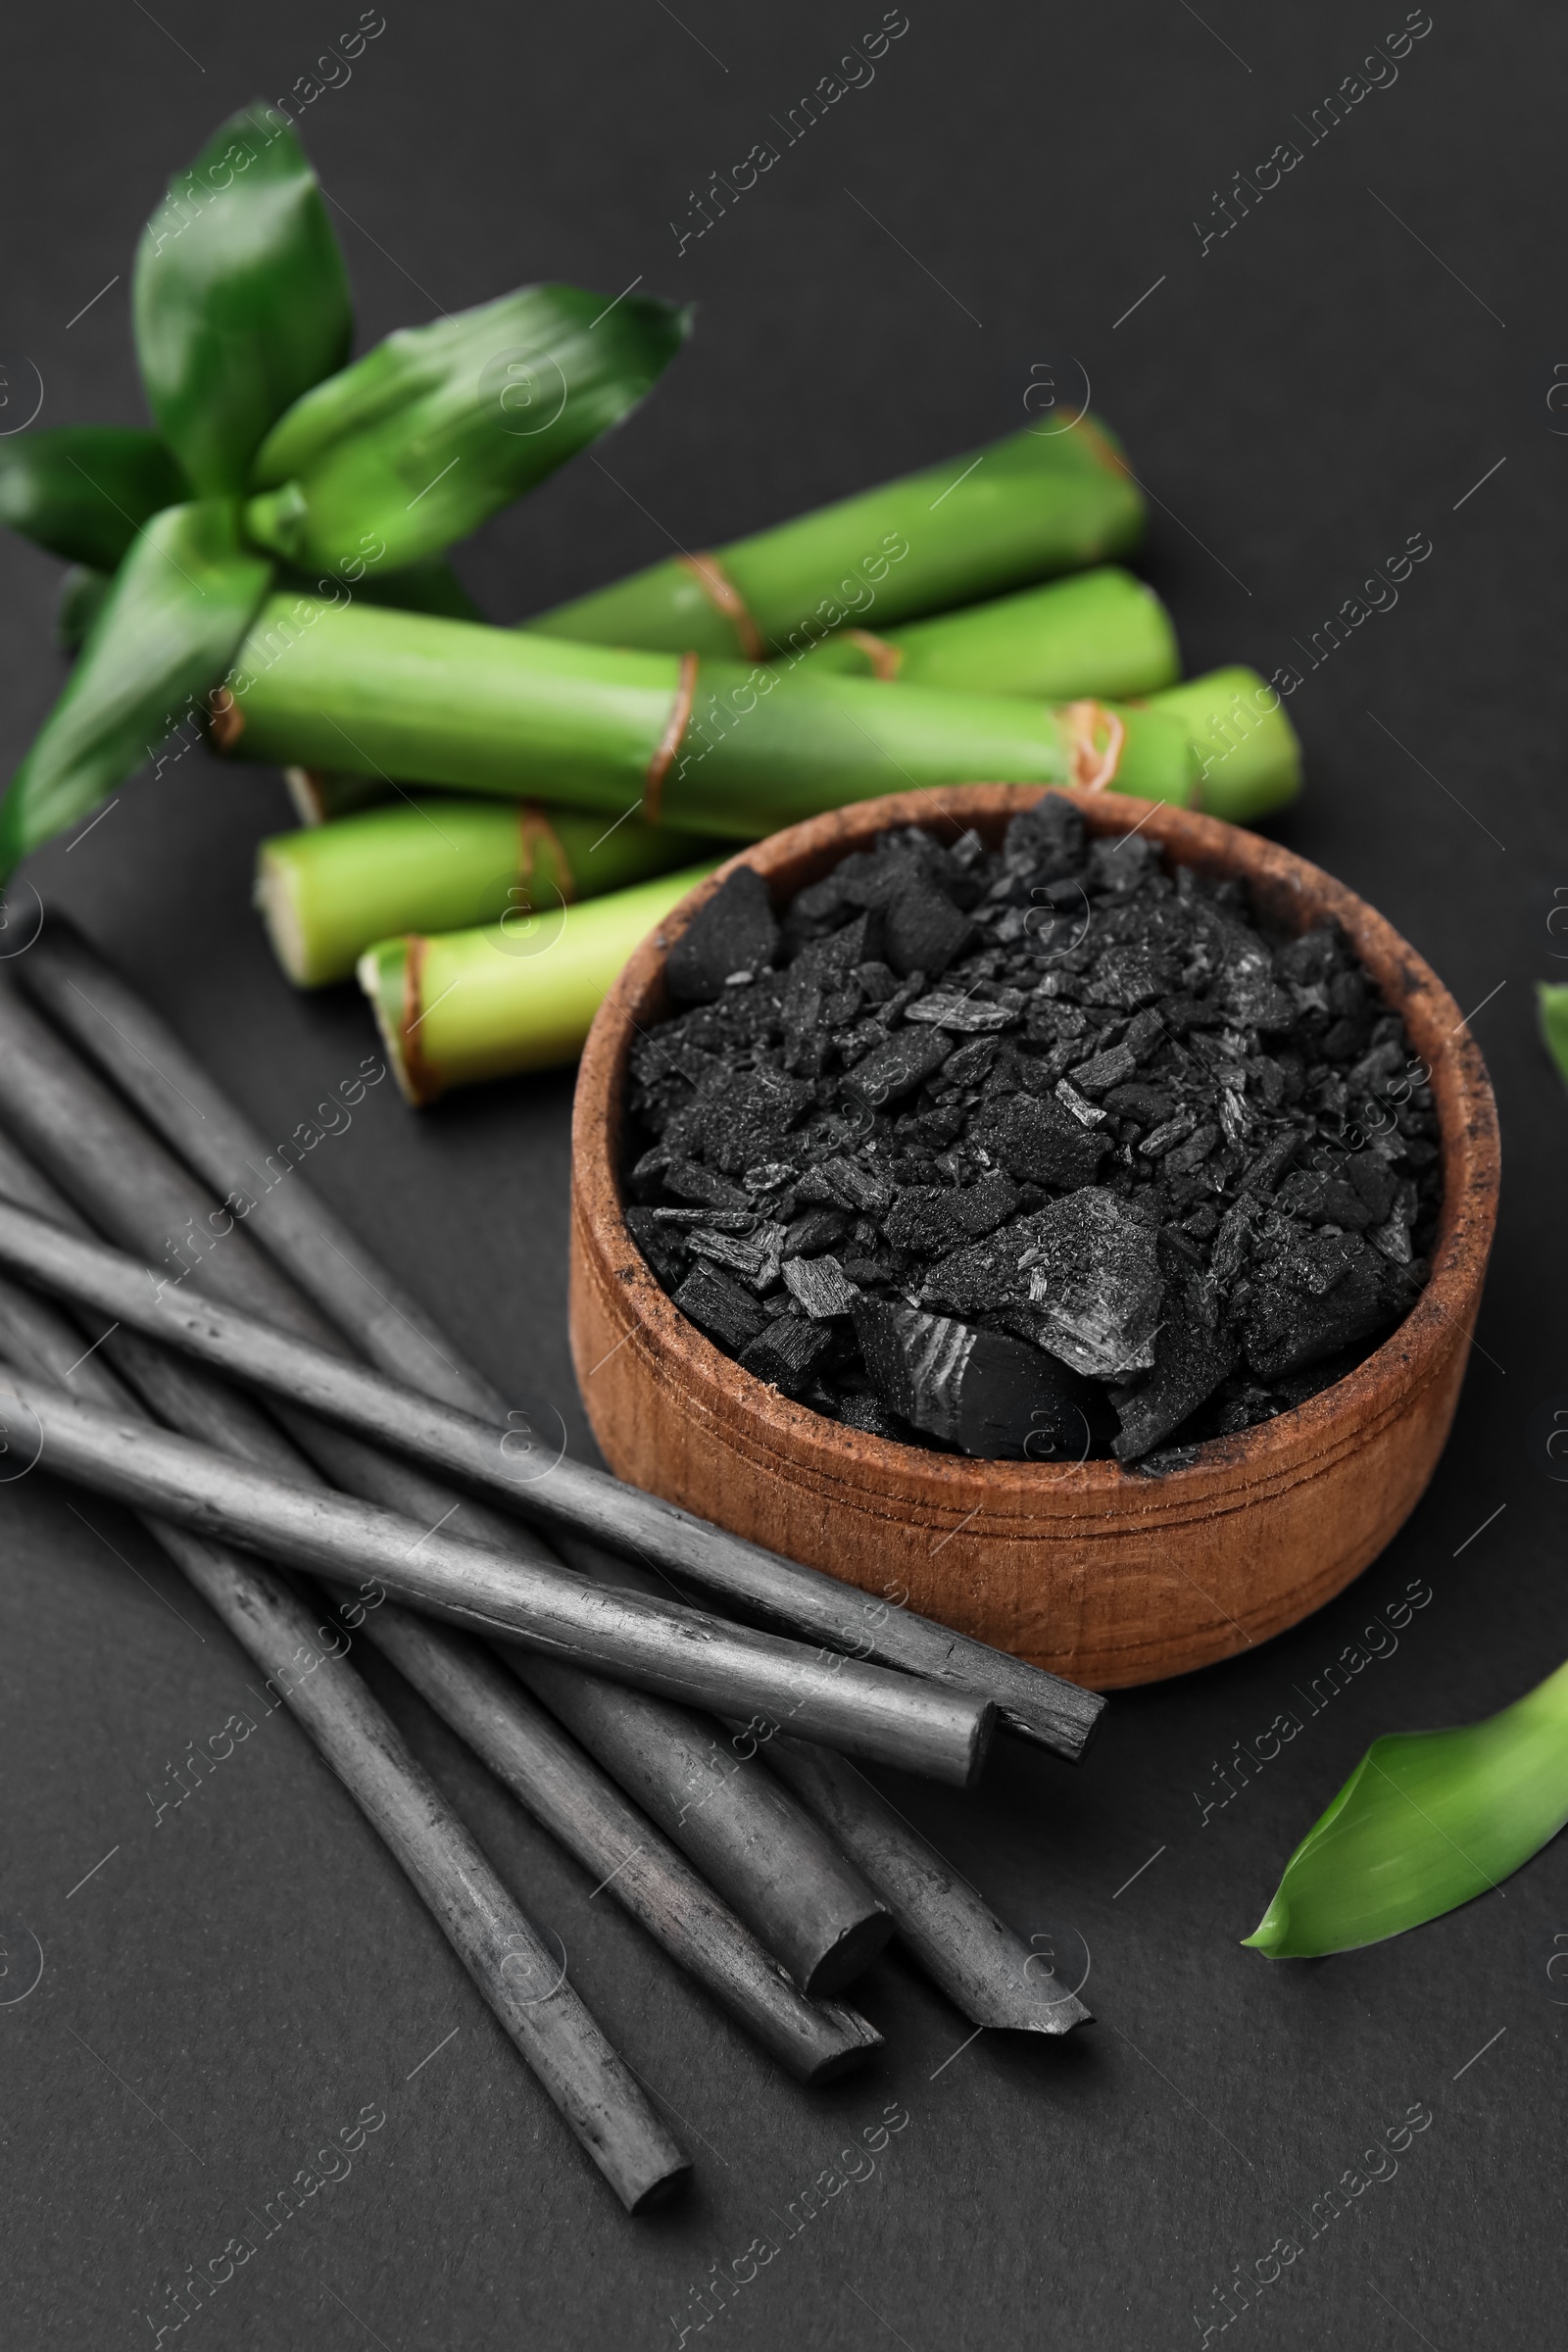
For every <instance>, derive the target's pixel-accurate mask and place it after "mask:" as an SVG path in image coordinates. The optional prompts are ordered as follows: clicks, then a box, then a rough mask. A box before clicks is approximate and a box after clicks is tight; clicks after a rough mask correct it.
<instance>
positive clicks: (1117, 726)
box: [1056, 702, 1127, 792]
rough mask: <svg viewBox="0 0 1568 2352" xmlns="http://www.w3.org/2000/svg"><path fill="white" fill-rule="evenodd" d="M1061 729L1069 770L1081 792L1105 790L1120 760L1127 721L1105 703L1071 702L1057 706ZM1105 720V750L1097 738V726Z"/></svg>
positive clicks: (1125, 739) (1125, 736) (1124, 741)
mask: <svg viewBox="0 0 1568 2352" xmlns="http://www.w3.org/2000/svg"><path fill="white" fill-rule="evenodd" d="M1056 716H1057V718H1058V719H1059V720H1060V722H1061V729H1062V733H1063V734H1064V735H1065V736H1066V738H1067V772H1068V774H1069V776H1070V777H1071V779H1072V782H1073V784H1074V786H1075V787H1076V788H1077V790H1078V791H1079V792H1103V791H1104V789H1105V787H1106V785H1107V784H1109V783H1110V781H1111V779H1112V777H1113V776H1114V775H1115V773H1116V770H1117V768H1118V767H1119V766H1120V764H1121V755H1122V746H1123V745H1124V744H1125V743H1126V741H1127V722H1126V720H1125V719H1122V718H1118V717H1117V715H1116V713H1115V711H1107V710H1106V709H1105V706H1104V704H1103V703H1091V702H1084V703H1068V704H1067V706H1066V707H1065V709H1064V710H1061V711H1057V713H1056ZM1102 722H1103V724H1104V727H1105V745H1104V749H1103V750H1102V749H1101V748H1100V746H1099V745H1098V744H1097V743H1096V741H1095V730H1096V728H1097V727H1099V726H1100V725H1101V724H1102Z"/></svg>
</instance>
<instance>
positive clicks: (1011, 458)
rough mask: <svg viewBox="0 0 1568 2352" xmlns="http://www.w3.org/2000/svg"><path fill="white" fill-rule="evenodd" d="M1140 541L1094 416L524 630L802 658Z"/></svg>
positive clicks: (1135, 494)
mask: <svg viewBox="0 0 1568 2352" xmlns="http://www.w3.org/2000/svg"><path fill="white" fill-rule="evenodd" d="M1143 526H1144V500H1143V494H1142V492H1141V491H1140V490H1139V488H1138V485H1137V483H1136V482H1135V481H1134V480H1133V479H1132V476H1131V475H1130V474H1129V472H1128V470H1127V467H1126V465H1125V462H1124V461H1123V458H1122V455H1121V451H1120V448H1119V446H1118V444H1117V443H1116V441H1115V440H1114V438H1113V437H1112V435H1111V434H1110V433H1109V432H1108V430H1107V429H1106V427H1105V426H1104V425H1103V424H1101V423H1099V422H1098V421H1097V420H1096V419H1095V418H1094V417H1089V416H1085V417H1080V418H1079V419H1078V420H1077V421H1076V423H1074V424H1073V425H1071V426H1068V427H1067V428H1066V429H1064V430H1058V431H1055V432H1044V431H1037V430H1034V429H1031V428H1026V429H1025V430H1024V431H1023V432H1020V433H1014V434H1012V435H1011V436H1010V437H1009V438H1008V439H1007V440H1005V441H995V442H993V443H992V444H991V445H990V447H989V448H987V449H983V450H981V451H980V452H979V453H978V454H977V455H972V456H968V455H966V456H963V457H957V458H949V459H946V460H944V462H943V463H942V464H941V465H940V466H930V467H928V468H927V469H926V470H925V471H924V472H921V473H911V474H906V475H904V476H903V477H902V478H901V479H899V480H897V481H892V482H884V483H882V484H881V485H880V486H879V487H878V488H877V489H875V490H866V491H862V492H861V493H860V494H859V495H858V497H855V498H846V499H841V500H839V501H838V502H837V503H836V504H835V505H833V506H828V507H820V508H818V509H817V510H816V511H815V512H814V513H813V514H809V515H798V516H797V517H796V518H795V519H794V520H793V521H791V522H783V523H778V524H776V525H775V526H774V527H773V528H772V529H771V530H766V531H759V532H757V533H755V534H754V535H753V536H752V537H751V538H747V539H737V540H734V541H732V542H731V543H730V545H729V546H727V547H721V548H719V549H718V550H717V551H716V554H715V555H714V556H711V557H709V556H701V557H697V558H695V559H694V558H692V557H678V556H677V557H671V558H669V559H667V560H666V561H665V562H664V563H662V564H654V565H652V566H651V568H650V569H648V570H647V571H639V572H634V573H633V574H632V576H631V577H630V578H629V579H625V580H617V581H615V582H614V583H613V585H612V586H611V587H608V588H601V589H598V590H596V591H595V592H594V593H593V594H592V595H589V596H581V597H577V598H574V599H573V601H572V602H571V603H570V604H566V605H559V606H557V607H556V608H555V610H554V611H553V612H550V613H540V614H538V615H537V616H536V617H535V618H534V619H532V620H530V621H529V623H528V627H529V629H530V631H532V632H534V633H536V634H543V635H548V636H552V637H572V638H577V639H580V640H582V641H584V642H590V643H594V644H599V645H622V646H644V647H648V648H650V649H656V650H659V651H662V652H665V653H676V654H678V653H686V652H694V653H699V654H711V655H717V656H719V657H721V658H722V657H725V656H727V657H728V658H729V659H730V660H732V661H733V660H735V659H736V658H737V657H738V656H744V657H745V658H746V659H747V660H749V661H756V660H758V659H760V656H761V655H762V654H763V653H765V652H767V651H769V650H771V651H772V652H774V653H785V652H792V651H793V652H797V653H804V652H805V651H806V650H807V648H808V647H809V645H810V644H812V643H814V642H815V641H816V640H817V639H819V638H821V637H823V636H825V635H827V634H828V633H830V632H831V631H832V630H834V629H838V628H843V627H845V626H854V625H859V626H862V627H867V628H870V627H875V628H877V629H878V630H881V629H884V628H887V627H889V626H891V625H892V624H893V623H895V622H897V621H902V620H911V619H913V618H914V617H915V616H916V615H917V614H919V613H940V612H944V611H946V610H947V609H948V608H949V607H950V606H954V605H964V604H969V603H972V602H973V601H974V599H975V598H977V597H983V596H997V595H1000V594H1001V593H1002V592H1003V591H1004V590H1005V589H1008V588H1017V587H1022V586H1023V585H1024V584H1025V582H1027V581H1030V580H1039V579H1044V578H1047V577H1048V576H1049V575H1050V574H1052V573H1053V572H1060V571H1076V570H1080V569H1082V568H1083V567H1084V566H1085V565H1086V564H1099V563H1102V562H1103V561H1104V559H1105V558H1106V557H1108V556H1120V555H1126V554H1128V553H1130V552H1131V550H1132V549H1133V548H1135V547H1136V546H1137V544H1138V541H1139V539H1140V537H1141V536H1142V533H1143ZM714 564H716V565H717V567H718V568H717V570H716V572H715V571H713V570H712V569H711V566H713V565H714ZM705 573H706V577H705Z"/></svg>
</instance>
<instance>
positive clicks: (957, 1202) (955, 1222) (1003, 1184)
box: [883, 1168, 1018, 1256]
mask: <svg viewBox="0 0 1568 2352" xmlns="http://www.w3.org/2000/svg"><path fill="white" fill-rule="evenodd" d="M1017 1206H1018V1188H1017V1186H1016V1185H1015V1184H1014V1183H1013V1181H1012V1179H1011V1178H1010V1177H1009V1176H1007V1175H1005V1173H1004V1172H1003V1170H1002V1169H1001V1168H993V1169H991V1170H990V1171H989V1172H988V1173H987V1174H986V1175H984V1176H982V1177H981V1178H980V1180H979V1182H978V1183H977V1184H969V1185H962V1186H949V1185H930V1184H911V1185H907V1186H906V1187H905V1189H904V1190H903V1192H901V1193H900V1195H899V1197H898V1199H897V1200H896V1201H894V1203H893V1206H892V1208H891V1209H890V1210H889V1211H888V1217H887V1223H886V1225H885V1226H884V1228H883V1231H884V1232H885V1233H886V1235H887V1238H888V1240H889V1241H890V1242H892V1243H893V1245H894V1247H895V1248H896V1249H899V1250H918V1251H919V1252H920V1253H921V1254H922V1255H923V1256H931V1255H934V1254H935V1253H936V1252H937V1251H939V1250H956V1249H957V1248H958V1247H959V1245H960V1244H961V1243H962V1242H964V1241H965V1240H968V1239H970V1238H972V1237H974V1236H976V1235H979V1234H986V1233H992V1232H994V1231H995V1230H996V1228H997V1226H999V1225H1002V1224H1005V1221H1006V1219H1007V1218H1008V1217H1010V1216H1011V1215H1013V1213H1014V1211H1015V1210H1016V1209H1017Z"/></svg>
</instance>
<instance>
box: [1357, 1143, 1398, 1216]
mask: <svg viewBox="0 0 1568 2352" xmlns="http://www.w3.org/2000/svg"><path fill="white" fill-rule="evenodd" d="M1346 1174H1347V1175H1348V1177H1349V1179H1350V1182H1351V1183H1352V1184H1353V1185H1354V1187H1355V1189H1356V1191H1357V1192H1358V1193H1359V1194H1360V1196H1361V1199H1362V1200H1363V1201H1365V1202H1366V1205H1367V1207H1368V1208H1369V1209H1370V1211H1371V1216H1372V1223H1373V1224H1374V1225H1381V1224H1383V1223H1384V1222H1385V1221H1386V1219H1387V1218H1388V1215H1389V1212H1390V1211H1391V1209H1392V1208H1393V1206H1394V1200H1395V1195H1396V1194H1397V1191H1398V1189H1399V1180H1398V1178H1397V1176H1396V1175H1395V1173H1394V1170H1393V1169H1392V1168H1391V1167H1390V1165H1389V1163H1388V1161H1387V1160H1386V1159H1384V1158H1382V1157H1381V1156H1380V1155H1379V1154H1378V1153H1377V1152H1354V1153H1353V1154H1352V1155H1351V1157H1350V1158H1349V1159H1348V1160H1347V1162H1346Z"/></svg>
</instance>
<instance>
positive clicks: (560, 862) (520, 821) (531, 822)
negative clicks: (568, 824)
mask: <svg viewBox="0 0 1568 2352" xmlns="http://www.w3.org/2000/svg"><path fill="white" fill-rule="evenodd" d="M546 847H548V849H549V851H550V854H551V856H552V858H554V859H555V866H556V891H557V895H558V896H559V898H560V900H561V903H562V905H563V906H564V907H569V906H570V905H571V904H572V901H573V900H574V899H575V898H576V896H577V883H576V878H575V876H574V875H573V873H572V870H571V868H570V866H569V865H568V864H567V863H566V853H565V851H564V849H563V848H562V846H561V836H560V834H559V833H558V832H557V831H556V828H555V826H554V825H553V824H552V823H551V822H550V819H549V817H548V816H546V814H545V812H544V810H543V809H541V808H540V806H539V803H538V802H537V801H522V802H519V804H518V807H517V878H518V880H519V881H522V882H526V883H528V884H529V885H530V890H529V897H530V898H531V897H532V895H533V893H532V889H531V885H532V882H533V876H534V865H535V861H536V859H537V858H538V855H539V852H540V850H541V849H542V848H546Z"/></svg>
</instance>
